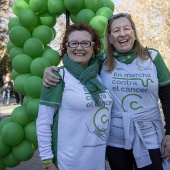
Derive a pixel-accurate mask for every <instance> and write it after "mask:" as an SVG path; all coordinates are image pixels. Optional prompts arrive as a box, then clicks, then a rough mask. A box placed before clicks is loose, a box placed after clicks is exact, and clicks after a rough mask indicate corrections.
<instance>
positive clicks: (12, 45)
mask: <svg viewBox="0 0 170 170" xmlns="http://www.w3.org/2000/svg"><path fill="white" fill-rule="evenodd" d="M13 47H15V45H14V44H13V43H12V42H11V41H10V40H9V41H8V43H7V50H8V52H10V50H11V49H12V48H13Z"/></svg>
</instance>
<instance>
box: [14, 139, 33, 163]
mask: <svg viewBox="0 0 170 170" xmlns="http://www.w3.org/2000/svg"><path fill="white" fill-rule="evenodd" d="M12 153H13V155H14V156H15V158H16V159H18V160H19V161H28V160H29V159H31V158H32V156H33V155H34V148H33V146H32V143H31V142H29V141H27V140H25V139H24V140H22V141H21V142H20V143H19V144H18V145H16V146H13V147H12Z"/></svg>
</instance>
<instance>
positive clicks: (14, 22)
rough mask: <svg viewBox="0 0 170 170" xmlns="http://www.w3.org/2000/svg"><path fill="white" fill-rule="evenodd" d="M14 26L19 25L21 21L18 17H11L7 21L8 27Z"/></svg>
mask: <svg viewBox="0 0 170 170" xmlns="http://www.w3.org/2000/svg"><path fill="white" fill-rule="evenodd" d="M16 26H21V23H20V22H19V18H18V17H14V18H11V19H10V20H9V22H8V29H9V30H10V29H12V28H13V27H16Z"/></svg>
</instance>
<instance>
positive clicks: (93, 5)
mask: <svg viewBox="0 0 170 170" xmlns="http://www.w3.org/2000/svg"><path fill="white" fill-rule="evenodd" d="M101 7H102V1H101V0H90V1H89V0H84V8H87V9H91V10H92V11H93V12H96V11H97V10H98V9H99V8H101Z"/></svg>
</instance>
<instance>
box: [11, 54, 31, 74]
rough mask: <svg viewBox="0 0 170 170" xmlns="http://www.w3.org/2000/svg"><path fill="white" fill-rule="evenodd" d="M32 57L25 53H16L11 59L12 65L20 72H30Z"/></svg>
mask: <svg viewBox="0 0 170 170" xmlns="http://www.w3.org/2000/svg"><path fill="white" fill-rule="evenodd" d="M32 61H33V59H32V58H31V57H30V56H29V55H26V54H18V55H17V56H15V58H14V59H13V60H12V67H13V68H14V69H15V70H16V71H17V72H18V73H21V74H26V73H30V64H31V62H32Z"/></svg>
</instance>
